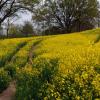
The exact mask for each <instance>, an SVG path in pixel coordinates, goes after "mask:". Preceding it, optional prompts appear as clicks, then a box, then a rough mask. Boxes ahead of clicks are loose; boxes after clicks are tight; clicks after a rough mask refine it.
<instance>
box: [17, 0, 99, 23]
mask: <svg viewBox="0 0 100 100" xmlns="http://www.w3.org/2000/svg"><path fill="white" fill-rule="evenodd" d="M98 1H99V2H100V0H98ZM19 16H20V18H19V20H17V21H16V23H18V24H23V22H25V21H31V19H32V15H31V13H30V12H27V13H24V14H23V13H19Z"/></svg>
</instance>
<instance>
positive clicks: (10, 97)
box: [0, 40, 41, 100]
mask: <svg viewBox="0 0 100 100" xmlns="http://www.w3.org/2000/svg"><path fill="white" fill-rule="evenodd" d="M40 42H41V40H38V41H37V42H36V43H33V45H32V47H31V49H30V51H29V60H28V63H29V64H30V65H32V64H33V62H32V58H33V51H34V49H36V45H38V44H39V43H40ZM26 44H27V43H25V44H24V45H23V46H22V47H20V48H19V49H18V50H17V52H18V51H19V50H20V49H21V48H23V47H24V46H25V45H26ZM17 52H16V53H17ZM16 53H15V54H16ZM15 54H14V55H15ZM14 55H13V57H12V58H11V60H10V61H9V62H6V64H9V63H10V62H11V61H12V60H13V58H14ZM15 95H16V81H12V82H11V83H10V85H9V86H8V88H7V89H6V90H4V91H3V92H2V93H1V94H0V100H14V99H15V98H14V97H15Z"/></svg>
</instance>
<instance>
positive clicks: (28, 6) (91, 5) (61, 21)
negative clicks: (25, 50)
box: [0, 0, 100, 36]
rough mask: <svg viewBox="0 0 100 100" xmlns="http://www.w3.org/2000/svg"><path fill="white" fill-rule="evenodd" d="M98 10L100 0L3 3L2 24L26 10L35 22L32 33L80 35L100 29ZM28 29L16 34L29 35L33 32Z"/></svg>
mask: <svg viewBox="0 0 100 100" xmlns="http://www.w3.org/2000/svg"><path fill="white" fill-rule="evenodd" d="M99 9H100V5H99V2H98V1H97V0H1V1H0V25H2V23H4V22H5V21H7V19H9V18H11V19H12V17H13V18H15V17H16V16H17V17H18V13H19V12H20V11H23V12H25V11H26V10H27V11H29V12H31V14H32V15H33V16H32V23H33V29H35V31H34V32H33V34H34V33H35V34H39V35H50V34H59V33H62V34H63V33H71V32H79V31H83V30H88V29H93V28H95V27H97V26H100V10H99ZM11 19H10V20H9V21H11ZM28 24H30V23H28ZM7 26H9V23H8V25H7ZM26 26H27V24H26ZM26 26H24V27H23V29H21V31H20V32H15V33H18V34H17V35H22V34H23V33H24V36H28V34H29V33H31V32H30V29H28V28H27V27H26ZM29 26H30V25H29ZM31 26H32V25H31ZM12 28H15V27H12ZM16 28H17V29H16V31H18V30H20V27H18V26H17V27H16ZM26 29H27V30H26ZM31 29H32V27H31ZM33 29H32V30H33ZM10 31H12V29H10ZM10 31H9V32H10ZM10 33H11V34H12V33H14V32H10ZM21 33H22V34H21ZM14 35H15V34H13V36H14ZM7 36H8V30H7ZM15 36H16V35H15Z"/></svg>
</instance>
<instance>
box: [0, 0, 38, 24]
mask: <svg viewBox="0 0 100 100" xmlns="http://www.w3.org/2000/svg"><path fill="white" fill-rule="evenodd" d="M37 1H38V0H0V24H1V23H2V22H4V21H5V20H6V19H7V18H8V17H10V16H12V15H13V14H15V13H16V12H18V11H19V10H29V11H32V9H31V8H33V6H34V4H35V3H37Z"/></svg>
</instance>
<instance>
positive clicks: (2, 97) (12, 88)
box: [0, 81, 16, 100]
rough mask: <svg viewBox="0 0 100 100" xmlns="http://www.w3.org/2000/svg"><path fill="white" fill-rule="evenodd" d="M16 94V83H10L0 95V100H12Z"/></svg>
mask: <svg viewBox="0 0 100 100" xmlns="http://www.w3.org/2000/svg"><path fill="white" fill-rule="evenodd" d="M15 94H16V82H15V81H13V82H11V83H10V85H9V87H8V88H7V89H6V90H5V91H3V92H2V93H1V94H0V100H14V97H15Z"/></svg>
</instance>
